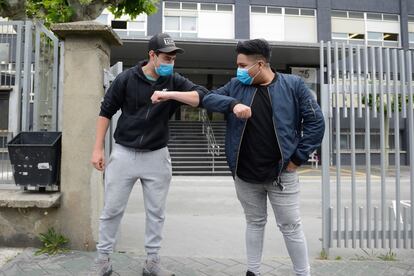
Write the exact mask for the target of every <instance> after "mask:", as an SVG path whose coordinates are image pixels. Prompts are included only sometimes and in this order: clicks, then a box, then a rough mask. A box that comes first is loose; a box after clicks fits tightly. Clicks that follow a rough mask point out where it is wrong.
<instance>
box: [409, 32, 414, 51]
mask: <svg viewBox="0 0 414 276" xmlns="http://www.w3.org/2000/svg"><path fill="white" fill-rule="evenodd" d="M408 41H409V43H410V48H414V32H412V33H408Z"/></svg>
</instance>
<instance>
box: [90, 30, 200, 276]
mask: <svg viewBox="0 0 414 276" xmlns="http://www.w3.org/2000/svg"><path fill="white" fill-rule="evenodd" d="M177 53H183V50H182V49H180V48H178V47H176V46H175V43H174V41H173V40H172V38H171V37H170V36H169V35H168V34H164V33H162V34H157V35H155V36H153V37H152V38H151V40H150V41H149V52H148V56H149V60H148V61H143V62H140V63H139V64H138V65H136V66H134V67H132V68H130V69H128V70H126V71H124V72H122V73H121V74H120V75H119V76H118V77H117V78H116V79H115V80H114V82H113V83H112V85H111V87H110V88H109V90H108V91H107V93H106V95H105V98H104V100H103V102H102V104H101V111H100V114H99V117H98V121H97V127H96V142H95V147H94V149H93V153H92V159H91V163H92V164H93V165H94V167H95V168H96V169H98V170H101V171H102V170H104V169H105V203H104V209H103V211H102V214H101V217H100V225H99V242H98V245H97V251H98V257H97V259H96V260H95V263H94V265H93V267H92V269H91V272H90V275H110V274H111V272H112V265H111V261H110V258H109V255H110V254H111V253H112V252H113V245H114V243H115V236H116V233H117V230H118V228H119V224H120V222H121V218H122V216H123V213H124V211H125V208H126V205H127V201H128V198H129V195H130V193H131V190H132V187H133V185H134V183H135V182H136V181H137V180H138V179H139V180H140V182H141V184H142V189H143V196H144V205H145V213H146V225H145V250H146V252H147V260H146V262H145V264H144V268H143V275H144V276H172V275H174V273H172V272H171V271H168V270H166V269H164V268H163V267H162V266H161V265H160V257H159V255H158V252H159V249H160V244H161V239H162V235H161V234H162V228H163V224H164V217H165V216H164V211H165V203H166V199H167V194H168V188H169V185H170V180H171V158H170V155H169V152H168V148H167V142H168V138H169V129H168V120H169V119H170V117H171V116H172V115H173V113H174V112H175V111H176V110H177V108H178V107H179V106H180V105H181V103H185V104H188V105H191V106H194V107H196V106H199V104H200V103H201V101H202V98H203V96H204V95H205V94H206V92H207V90H205V88H203V87H201V86H198V85H195V84H194V83H192V82H191V81H189V80H188V79H186V78H184V77H182V76H180V75H179V74H177V73H173V67H174V61H175V59H176V54H177ZM157 90H158V91H164V92H163V93H172V94H174V96H175V99H176V101H166V102H160V103H156V104H153V103H152V102H151V96H152V95H153V94H154V91H157ZM183 92H185V93H183ZM119 109H121V110H122V114H121V116H120V118H119V120H118V124H117V127H116V130H115V133H114V138H115V141H116V145H115V147H114V149H113V151H112V153H111V156H110V158H109V160H108V161H106V160H104V148H103V145H104V137H105V133H106V131H107V129H108V126H109V122H110V120H111V118H112V116H113V115H114V114H115V113H116V112H117V111H118V110H119Z"/></svg>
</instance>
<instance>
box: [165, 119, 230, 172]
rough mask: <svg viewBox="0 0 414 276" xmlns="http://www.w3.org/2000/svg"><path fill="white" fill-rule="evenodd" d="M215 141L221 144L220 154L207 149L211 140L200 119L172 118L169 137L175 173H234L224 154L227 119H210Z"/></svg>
mask: <svg viewBox="0 0 414 276" xmlns="http://www.w3.org/2000/svg"><path fill="white" fill-rule="evenodd" d="M210 124H211V126H212V128H213V131H214V135H215V138H216V143H217V144H218V145H219V147H220V153H219V156H215V157H214V166H213V156H212V154H211V153H209V152H208V142H207V138H206V135H205V134H204V133H203V122H201V121H170V123H169V125H170V140H169V143H168V148H169V150H170V154H171V161H172V171H173V175H193V176H197V175H231V173H230V171H229V169H228V166H227V162H226V156H225V154H224V136H225V133H226V125H225V122H224V121H213V122H210Z"/></svg>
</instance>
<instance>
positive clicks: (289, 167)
mask: <svg viewBox="0 0 414 276" xmlns="http://www.w3.org/2000/svg"><path fill="white" fill-rule="evenodd" d="M297 169H298V166H297V165H296V164H295V163H293V162H292V161H290V162H289V164H288V165H287V167H286V171H288V172H295V171H296V170H297Z"/></svg>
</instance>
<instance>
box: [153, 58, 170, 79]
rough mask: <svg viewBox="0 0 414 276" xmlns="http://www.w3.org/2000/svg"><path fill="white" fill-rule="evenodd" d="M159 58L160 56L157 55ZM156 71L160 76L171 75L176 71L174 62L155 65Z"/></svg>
mask: <svg viewBox="0 0 414 276" xmlns="http://www.w3.org/2000/svg"><path fill="white" fill-rule="evenodd" d="M157 59H158V57H157ZM154 67H155V73H157V75H158V76H163V77H165V76H170V75H172V73H173V71H174V64H172V63H161V64H160V66H158V67H157V66H155V64H154Z"/></svg>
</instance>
